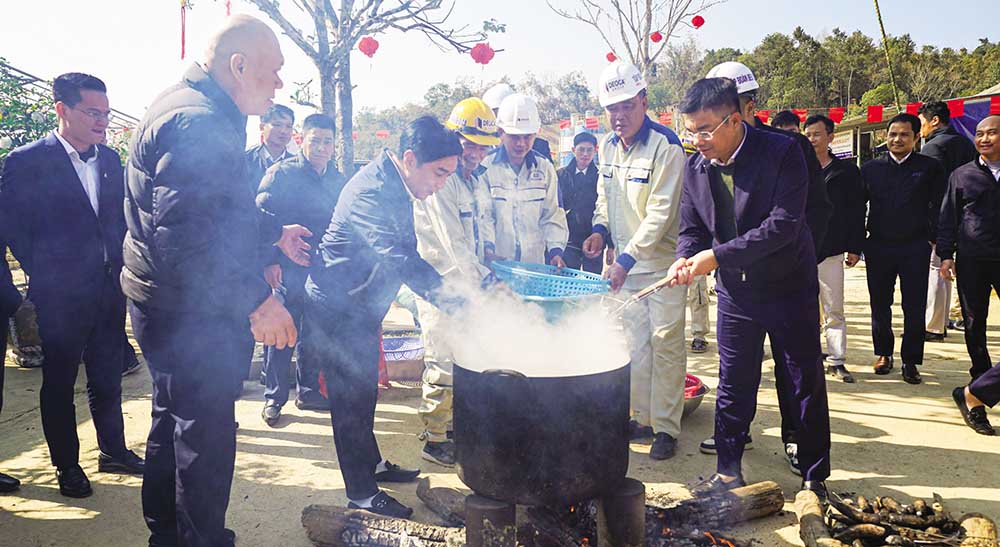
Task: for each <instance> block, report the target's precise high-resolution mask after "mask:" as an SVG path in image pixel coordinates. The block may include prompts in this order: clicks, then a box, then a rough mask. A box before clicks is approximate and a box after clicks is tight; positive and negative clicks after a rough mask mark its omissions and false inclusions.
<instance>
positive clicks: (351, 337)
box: [302, 116, 462, 518]
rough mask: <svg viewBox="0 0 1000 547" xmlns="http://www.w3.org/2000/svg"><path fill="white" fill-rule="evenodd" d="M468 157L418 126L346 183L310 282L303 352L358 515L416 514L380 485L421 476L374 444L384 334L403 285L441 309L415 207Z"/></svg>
mask: <svg viewBox="0 0 1000 547" xmlns="http://www.w3.org/2000/svg"><path fill="white" fill-rule="evenodd" d="M461 154H462V145H461V144H460V143H459V140H458V135H457V134H455V133H454V132H451V131H449V130H447V129H445V128H444V126H443V125H441V123H440V122H438V121H437V120H435V119H434V118H432V117H430V116H423V117H420V118H417V119H416V120H414V121H412V122H410V124H409V126H408V128H407V130H406V131H405V132H404V134H403V135H402V136H401V137H400V145H399V155H398V156H397V155H395V154H393V153H391V152H389V151H388V150H387V151H385V152H384V153H383V154H382V155H381V157H380V158H378V160H377V161H374V162H372V163H370V164H368V166H367V167H365V168H364V169H362V170H361V171H360V172H358V174H357V175H355V176H354V177H353V178H352V179H351V180H350V181H349V182H348V183H347V186H346V187H345V188H344V191H343V192H342V193H341V196H340V200H339V201H338V202H337V208H336V210H335V211H334V213H333V217H332V218H331V219H330V224H329V227H328V228H327V230H326V233H325V234H324V235H323V239H322V242H321V243H320V245H319V257H318V263H317V264H315V265H314V267H313V268H312V270H311V272H310V274H309V280H308V281H307V282H306V294H307V297H308V299H307V301H306V326H305V329H306V331H308V333H309V335H308V336H307V337H306V338H305V340H304V342H305V344H304V345H303V347H302V351H303V352H306V358H307V359H312V360H314V362H316V363H321V364H322V367H323V369H324V374H325V377H326V387H327V391H328V393H329V394H330V405H331V407H330V415H331V420H332V422H333V431H334V441H335V444H336V449H337V459H338V461H339V462H340V470H341V474H343V476H344V486H345V488H346V490H347V498H348V499H349V500H350V503H348V507H350V508H354V509H367V510H369V511H372V512H374V513H378V514H382V515H388V516H393V517H400V518H407V517H409V516H410V515H411V514H412V513H413V510H412V509H410V508H408V507H406V506H404V505H402V504H401V503H399V502H398V501H396V500H395V499H394V498H392V497H391V496H389V495H388V494H386V493H385V492H383V491H381V490H380V489H379V487H378V484H377V483H378V481H388V482H409V481H412V480H414V479H416V477H417V475H419V474H420V471H419V470H407V469H402V468H400V467H399V466H398V465H395V464H392V463H389V461H387V460H385V459H383V458H382V455H381V454H380V453H379V449H378V442H377V441H376V440H375V432H374V430H373V427H374V424H375V404H376V400H377V398H378V360H379V329H380V328H381V325H382V320H383V319H384V318H385V314H386V312H388V311H389V306H390V305H391V304H392V301H393V299H395V297H396V293H397V292H398V291H399V287H400V285H401V284H403V283H405V284H406V285H407V286H409V287H410V288H411V289H412V290H413V292H415V293H416V294H417V295H418V296H420V297H421V298H423V299H425V300H427V301H429V302H431V303H432V304H434V305H437V306H439V307H440V306H441V304H442V297H441V295H440V293H439V289H440V287H441V276H440V274H438V272H437V271H436V270H435V269H434V267H433V266H431V265H430V264H428V263H427V262H426V261H425V260H424V259H422V258H421V257H420V255H419V254H417V236H416V233H415V231H414V226H413V204H412V203H413V201H414V200H422V199H425V198H427V197H428V196H430V195H431V194H433V193H434V192H436V191H437V190H440V189H441V188H442V187H444V185H445V182H446V180H447V179H448V177H449V176H451V174H452V173H454V172H455V169H456V168H457V166H458V158H459V156H461Z"/></svg>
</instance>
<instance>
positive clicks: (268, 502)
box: [0, 267, 1000, 547]
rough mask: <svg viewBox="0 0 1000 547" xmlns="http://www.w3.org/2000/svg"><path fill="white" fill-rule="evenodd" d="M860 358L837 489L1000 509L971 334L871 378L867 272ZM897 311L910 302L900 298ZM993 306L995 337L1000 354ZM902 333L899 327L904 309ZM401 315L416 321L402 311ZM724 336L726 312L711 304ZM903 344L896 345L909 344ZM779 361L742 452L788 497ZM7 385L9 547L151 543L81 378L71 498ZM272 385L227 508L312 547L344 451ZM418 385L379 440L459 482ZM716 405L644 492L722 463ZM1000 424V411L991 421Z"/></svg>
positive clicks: (250, 393) (859, 276)
mask: <svg viewBox="0 0 1000 547" xmlns="http://www.w3.org/2000/svg"><path fill="white" fill-rule="evenodd" d="M847 293H848V296H847V300H848V304H847V316H848V322H849V356H848V365H849V367H850V368H851V370H853V371H854V373H855V376H856V377H857V379H858V383H856V384H853V385H850V384H844V383H830V384H829V393H830V419H831V426H832V429H833V453H832V460H833V468H834V470H833V475H832V476H831V477H830V480H829V481H828V484H829V486H830V488H831V489H834V490H837V491H850V492H857V493H863V494H865V495H868V496H869V497H872V496H874V495H892V496H894V497H896V498H902V499H909V498H911V497H913V496H920V497H929V496H930V495H931V493H932V492H937V493H940V494H941V495H942V496H944V498H945V499H946V500H947V501H948V503H949V505H950V507H951V510H952V511H953V512H955V513H960V512H963V511H978V512H982V513H985V514H987V515H989V516H992V517H998V516H1000V437H992V438H990V437H983V436H979V435H976V434H975V433H974V432H972V430H970V429H969V428H968V427H966V426H965V425H964V424H963V422H962V419H961V416H960V415H959V414H958V411H957V410H956V409H955V407H954V405H953V404H952V401H951V398H950V391H951V389H952V388H953V387H954V386H957V385H960V384H963V383H965V382H966V381H967V378H968V375H967V369H968V357H967V355H966V352H965V346H964V343H963V341H962V336H961V333H957V332H953V333H952V334H951V335H949V336H948V338H947V341H946V342H944V343H935V344H927V348H926V357H925V360H924V366H923V367H922V369H921V372H922V374H923V376H924V383H923V384H922V385H919V386H910V385H907V384H905V383H903V381H902V379H901V378H900V376H899V372H898V368H897V369H896V370H895V371H894V373H893V374H892V375H891V376H875V375H874V374H873V373H872V372H871V367H870V365H871V362H872V360H873V356H872V353H871V340H870V332H869V312H868V304H867V291H866V289H865V284H864V270H863V268H860V267H859V268H856V269H854V270H852V271H849V272H848V282H847ZM897 302H898V298H897ZM998 307H1000V306H998V305H997V302H994V305H993V310H992V311H993V318H994V319H993V320H992V321H991V324H992V325H994V327H992V328H991V329H990V333H989V338H990V341H991V342H992V343H993V347H994V348H996V347H997V346H1000V332H998V329H997V328H996V327H995V325H997V322H998V321H1000V309H997V308H998ZM896 318H897V329H896V330H897V332H900V330H901V322H900V319H901V318H900V313H899V312H898V309H897V312H896ZM390 320H392V321H395V322H397V323H399V322H405V321H406V314H405V312H402V311H400V310H394V312H393V316H392V317H391V318H390ZM713 329H714V310H713ZM710 342H711V348H710V351H709V353H706V354H703V355H690V356H689V359H688V368H689V370H690V372H691V373H693V374H696V375H698V376H700V377H701V378H702V379H704V381H705V382H706V383H707V384H708V385H710V386H713V387H714V386H715V385H716V382H717V378H718V374H717V372H718V371H717V369H718V356H717V354H716V353H715V349H716V348H715V340H714V337H711V338H710ZM897 347H898V342H897ZM772 364H773V363H772V362H771V361H770V360H768V361H767V362H765V371H764V380H763V384H762V386H761V390H760V397H759V402H758V415H757V419H756V421H755V422H754V425H753V427H752V433H753V437H754V443H755V446H756V448H755V449H754V450H752V451H750V452H747V454H746V457H745V458H744V467H745V474H746V476H747V479H748V480H751V481H760V480H775V481H777V482H778V483H779V484H780V485H781V487H782V488H783V489H784V491H785V495H786V498H787V499H791V498H792V497H794V494H795V492H796V491H797V489H798V486H799V478H798V477H796V476H794V475H792V474H791V472H790V471H789V470H788V468H787V466H786V464H785V459H784V457H783V448H782V445H781V441H780V434H779V418H778V407H777V401H776V399H775V392H774V381H773V378H774V377H773V374H772V371H771V366H772ZM5 366H6V367H7V369H6V373H7V386H6V393H5V403H4V411H3V414H2V416H0V470H3V471H5V472H7V473H10V474H12V475H14V476H16V477H19V478H20V479H21V481H22V483H23V486H22V488H21V490H20V491H19V492H17V493H15V494H13V495H3V496H0V545H4V546H6V545H11V546H24V547H28V546H68V545H74V546H91V545H93V546H102V547H118V546H122V547H124V546H130V547H131V546H135V545H144V544H145V539H146V529H145V526H144V524H143V520H142V510H141V505H140V486H141V479H140V478H139V477H123V476H118V475H104V474H100V473H98V472H97V447H96V440H95V436H94V431H93V427H92V425H91V420H90V416H89V412H88V410H87V403H86V394H85V391H84V378H83V376H84V375H83V374H81V375H80V376H81V377H80V380H79V382H78V385H77V401H76V404H77V409H78V412H77V418H78V421H79V422H80V428H79V431H80V440H81V445H82V446H81V464H82V465H83V467H84V469H85V471H86V472H87V473H88V475H89V476H90V478H91V481H92V482H93V486H94V495H93V496H92V497H90V498H87V499H83V500H73V499H69V498H64V497H62V496H60V495H59V492H58V486H57V484H56V479H55V473H54V471H53V469H52V468H51V467H50V466H49V463H48V451H47V449H46V446H45V442H44V439H43V437H42V431H41V423H40V418H39V412H38V389H39V385H40V382H41V373H40V371H39V370H24V369H19V368H17V367H16V366H13V365H12V363H10V362H8V363H7V364H6V365H5ZM123 385H124V396H125V402H124V405H123V407H124V413H125V429H126V434H127V437H128V444H129V446H130V447H132V448H134V449H135V450H136V451H137V452H138V453H140V454H142V452H143V447H144V441H145V435H146V433H147V430H148V427H149V407H150V401H149V396H150V381H149V377H148V375H147V374H145V373H140V374H135V375H133V376H130V377H128V378H126V379H125V380H124V382H123ZM262 397H263V395H262V386H260V385H259V384H257V383H256V382H247V383H246V394H245V395H244V396H243V398H242V399H241V400H240V401H238V403H237V406H236V410H237V415H238V420H239V422H240V429H239V432H238V450H239V453H238V456H237V461H236V476H235V480H234V483H233V488H232V495H231V498H230V506H229V513H228V515H229V520H228V525H229V527H231V528H233V529H234V530H235V531H236V533H237V537H238V539H237V544H238V545H240V546H271V545H279V544H280V545H289V546H307V545H309V542H308V540H307V539H306V535H305V532H304V531H303V529H302V526H301V524H300V521H299V517H300V513H301V511H302V508H303V507H305V506H306V505H309V504H312V503H324V504H337V505H343V504H345V503H346V499H345V497H344V490H343V483H342V481H341V477H340V473H339V470H338V466H337V460H336V455H335V453H334V450H333V440H332V434H331V428H330V421H329V417H328V416H327V415H325V414H322V413H317V412H302V411H299V410H297V409H296V408H295V407H294V406H293V405H288V406H287V407H286V409H285V412H284V418H283V419H282V421H281V423H280V425H279V426H278V427H277V428H274V429H272V428H269V427H267V426H266V425H264V423H263V422H262V421H261V420H260V416H259V414H260V410H261V406H262ZM418 402H419V389H417V388H415V387H412V386H409V385H403V384H396V385H394V386H393V388H392V389H390V390H388V391H386V392H384V397H383V398H382V400H381V401H380V404H379V406H378V415H377V422H376V435H377V437H378V439H379V443H380V445H381V448H382V452H383V454H384V455H385V456H386V457H388V458H389V459H391V460H392V461H394V462H397V463H400V464H403V465H404V466H419V467H421V468H422V469H423V470H424V473H425V475H430V476H431V477H433V479H434V480H435V481H440V482H445V483H451V484H454V485H459V486H460V485H461V483H460V482H459V481H458V479H457V477H456V476H455V475H454V473H453V471H452V470H449V469H446V468H442V467H438V466H436V465H433V464H430V463H427V462H425V461H423V460H421V459H420V456H419V452H420V449H421V446H422V444H421V441H419V440H418V439H417V437H416V434H417V433H418V432H419V431H420V429H421V428H420V421H419V419H418V417H417V414H416V408H417V405H418ZM713 404H714V398H713V396H712V395H709V396H708V397H707V398H706V400H705V404H704V405H703V406H702V408H700V409H699V410H698V411H697V412H695V413H694V414H693V415H691V416H690V417H689V418H688V419H687V420H686V421H685V422H684V433H683V434H682V436H681V439H680V445H679V450H678V453H677V456H676V457H674V458H673V459H672V460H668V461H662V462H655V461H653V460H650V459H649V457H648V452H649V445H648V444H646V443H637V444H633V445H632V454H631V468H630V475H631V476H633V477H635V478H638V479H641V480H643V481H644V482H645V483H646V485H647V488H649V489H651V490H655V491H660V492H666V493H669V494H671V495H673V496H676V497H677V498H681V497H685V496H686V495H687V494H686V490H685V485H687V484H690V483H692V482H694V481H696V480H697V479H698V478H699V477H702V476H707V475H708V474H710V473H711V472H712V471H713V470H714V463H715V462H714V458H713V457H711V456H706V455H703V454H700V453H699V452H698V443H699V442H700V441H701V440H702V439H704V438H706V437H708V436H710V435H711V433H712V408H713ZM994 415H995V416H996V418H995V421H996V422H998V423H1000V412H998V413H995V414H994ZM388 490H389V491H390V492H391V493H392V494H393V495H394V496H397V497H398V498H399V499H401V500H402V501H403V502H404V503H407V504H410V505H412V506H413V507H415V509H416V512H415V514H414V519H416V520H421V521H427V522H434V521H435V520H436V519H435V517H434V515H433V514H431V513H430V512H429V511H428V510H427V509H426V508H424V507H423V505H422V504H421V503H420V501H419V500H417V498H416V495H415V489H414V486H412V485H402V486H399V485H396V486H392V487H391V488H389V489H388ZM790 511H791V505H790V504H788V505H786V511H785V512H783V513H781V514H779V515H776V516H773V517H771V518H768V519H763V520H759V521H756V522H753V523H749V524H745V525H741V526H738V527H736V528H734V529H732V530H730V531H729V535H730V536H733V537H735V538H736V539H739V540H742V541H743V542H746V543H749V540H751V539H754V540H756V542H757V543H756V545H763V546H768V547H771V546H777V547H783V546H790V545H800V543H799V541H798V536H797V534H798V531H797V528H796V526H795V525H794V522H795V520H794V514H792V513H791V512H790Z"/></svg>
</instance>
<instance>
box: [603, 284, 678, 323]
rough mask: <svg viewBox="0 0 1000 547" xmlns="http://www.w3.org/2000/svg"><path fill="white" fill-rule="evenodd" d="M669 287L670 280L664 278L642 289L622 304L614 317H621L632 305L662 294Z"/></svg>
mask: <svg viewBox="0 0 1000 547" xmlns="http://www.w3.org/2000/svg"><path fill="white" fill-rule="evenodd" d="M669 285H670V278H669V277H664V278H663V279H661V280H659V281H657V282H656V283H653V284H652V285H650V286H648V287H646V288H645V289H642V290H641V291H639V292H637V293H635V294H633V295H632V296H630V297H628V299H627V300H625V301H624V302H622V304H621V305H620V306H618V308H617V309H615V311H614V316H615V317H617V316H619V315H621V313H622V312H623V311H625V308H627V307H629V306H630V305H632V304H635V303H636V302H639V301H641V300H645V299H646V298H649V297H650V296H652V295H654V294H656V293H658V292H660V291H661V290H663V289H664V288H665V287H668V286H669Z"/></svg>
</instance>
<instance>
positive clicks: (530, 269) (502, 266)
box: [493, 261, 611, 298]
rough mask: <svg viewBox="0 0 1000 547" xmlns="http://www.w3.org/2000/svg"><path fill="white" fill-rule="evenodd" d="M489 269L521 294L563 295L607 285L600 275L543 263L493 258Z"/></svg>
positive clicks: (597, 291)
mask: <svg viewBox="0 0 1000 547" xmlns="http://www.w3.org/2000/svg"><path fill="white" fill-rule="evenodd" d="M493 271H494V273H496V276H497V279H499V280H500V281H503V282H504V283H506V284H507V286H508V287H510V289H511V290H512V291H514V292H516V293H517V294H520V295H521V296H540V297H549V298H564V297H567V296H583V295H589V294H605V293H607V292H608V290H609V289H610V287H611V285H610V283H609V282H608V281H607V280H606V279H603V278H601V276H599V275H596V274H592V273H589V272H582V271H580V270H573V269H570V268H563V269H562V270H560V269H558V268H556V267H555V266H548V265H546V264H529V263H527V262H513V261H496V262H493Z"/></svg>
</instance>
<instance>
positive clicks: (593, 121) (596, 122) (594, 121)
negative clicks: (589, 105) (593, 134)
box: [583, 118, 601, 129]
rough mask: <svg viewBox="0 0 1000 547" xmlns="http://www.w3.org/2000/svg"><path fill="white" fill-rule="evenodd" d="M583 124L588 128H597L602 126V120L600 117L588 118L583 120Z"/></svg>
mask: <svg viewBox="0 0 1000 547" xmlns="http://www.w3.org/2000/svg"><path fill="white" fill-rule="evenodd" d="M583 126H584V127H586V128H587V129H597V128H598V127H600V126H601V120H600V119H599V118H586V119H584V120H583Z"/></svg>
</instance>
